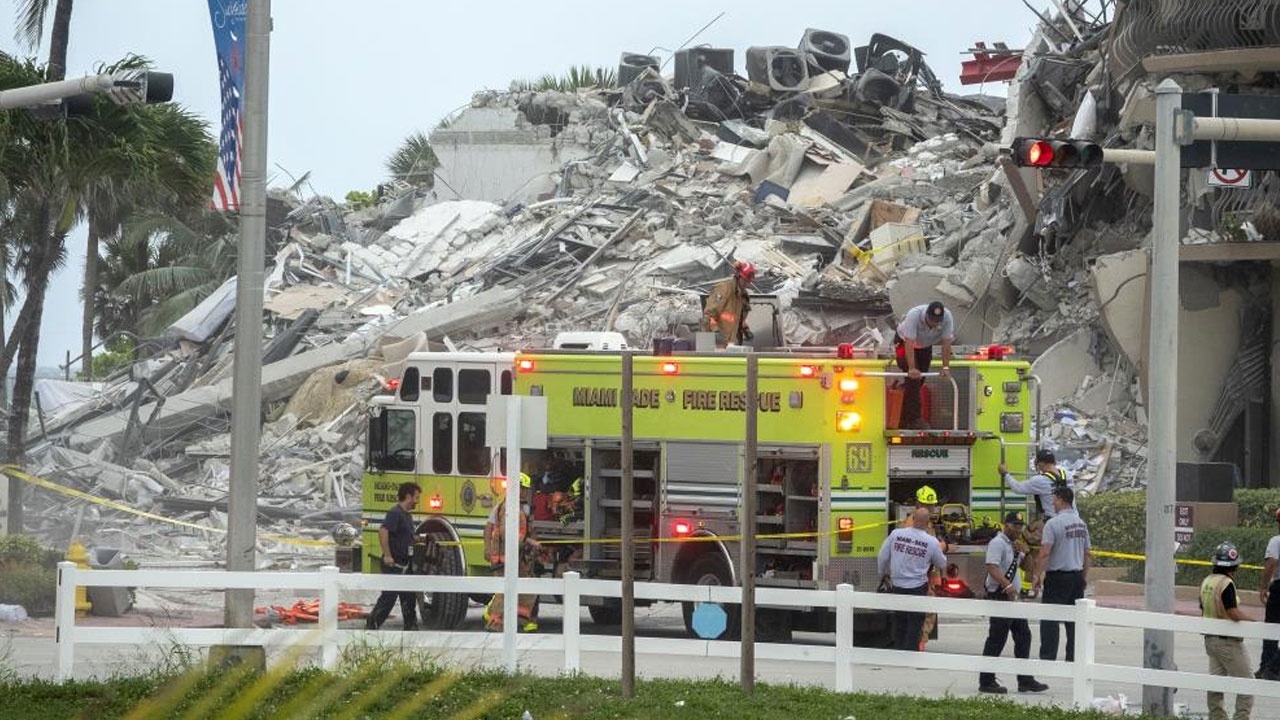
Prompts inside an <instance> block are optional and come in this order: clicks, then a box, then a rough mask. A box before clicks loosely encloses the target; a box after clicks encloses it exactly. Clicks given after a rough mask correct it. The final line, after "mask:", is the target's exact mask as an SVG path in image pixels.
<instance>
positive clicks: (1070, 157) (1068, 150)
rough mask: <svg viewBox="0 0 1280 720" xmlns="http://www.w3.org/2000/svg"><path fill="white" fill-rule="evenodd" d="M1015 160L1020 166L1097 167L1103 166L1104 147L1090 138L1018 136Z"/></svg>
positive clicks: (1015, 144) (1014, 154)
mask: <svg viewBox="0 0 1280 720" xmlns="http://www.w3.org/2000/svg"><path fill="white" fill-rule="evenodd" d="M1010 149H1011V150H1012V151H1013V162H1014V164H1015V165H1018V166H1019V167H1036V168H1096V167H1101V166H1102V147H1101V146H1100V145H1098V144H1097V143H1092V142H1089V141H1088V140H1070V139H1068V140H1053V139H1050V138H1018V139H1017V140H1014V141H1013V147H1012V148H1010Z"/></svg>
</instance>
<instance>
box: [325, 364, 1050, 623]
mask: <svg viewBox="0 0 1280 720" xmlns="http://www.w3.org/2000/svg"><path fill="white" fill-rule="evenodd" d="M1001 356H1002V353H1001V352H1000V351H996V352H992V353H991V354H990V357H989V356H988V353H987V350H986V349H985V348H984V349H983V350H982V351H981V352H976V353H971V354H970V355H968V356H967V358H966V356H964V355H958V359H957V360H956V361H955V362H953V364H952V377H951V378H942V377H931V378H930V379H929V381H928V385H927V389H928V392H927V393H926V395H927V398H928V401H927V409H928V411H929V412H928V418H927V419H928V421H929V423H930V425H931V427H932V428H934V429H931V430H898V429H896V424H897V420H896V414H897V412H898V410H899V409H900V405H901V403H900V401H899V400H898V398H899V397H900V392H901V390H900V389H898V388H896V387H895V386H896V385H897V384H898V383H899V382H900V377H899V373H898V370H897V368H896V366H895V365H893V361H892V359H891V358H884V357H871V356H866V355H858V354H857V353H854V352H853V351H852V349H851V348H849V347H847V346H844V347H842V348H841V349H839V350H835V349H833V350H825V351H824V350H821V349H808V348H806V349H803V351H796V352H785V353H782V352H779V353H758V357H759V396H758V407H759V422H758V463H757V475H756V491H755V492H756V493H757V496H756V507H757V508H758V515H757V517H756V525H757V536H758V541H757V550H756V557H755V558H754V561H753V562H752V563H749V564H748V567H750V568H751V569H752V571H753V572H754V573H755V574H756V584H757V585H758V586H761V587H770V586H775V587H793V588H814V589H834V588H835V586H836V585H838V584H840V583H850V584H852V585H854V587H855V588H856V589H858V590H866V591H874V590H876V589H877V585H878V583H879V577H877V574H876V553H877V551H878V550H879V547H880V544H881V542H882V541H883V539H884V537H885V536H886V534H887V533H888V532H889V531H890V530H891V529H892V528H893V526H894V523H896V522H897V521H898V520H899V519H900V518H902V517H904V516H905V515H906V514H907V513H909V512H910V510H911V508H912V507H913V506H914V504H915V497H916V491H917V490H918V489H919V488H920V487H921V486H922V485H926V484H927V485H929V486H931V487H932V488H934V489H935V490H936V492H937V494H938V496H939V505H938V508H939V510H938V511H937V512H936V515H937V517H936V521H937V528H938V531H939V532H940V533H945V534H948V535H950V536H951V539H952V541H953V542H955V543H957V544H958V545H959V549H958V550H953V551H952V553H951V554H950V555H949V560H950V561H951V563H952V564H954V565H955V566H956V567H955V568H954V570H955V577H956V578H957V579H968V578H973V579H976V578H980V577H981V572H982V568H983V565H982V564H983V558H984V552H985V548H984V547H982V546H980V545H977V544H976V543H975V542H974V539H975V537H974V536H981V535H982V533H981V532H979V529H980V526H981V525H982V524H983V522H982V521H983V519H984V518H991V519H993V520H996V519H998V517H999V516H1000V514H1001V513H1002V512H1003V511H1004V509H1005V507H1006V506H1007V507H1009V508H1014V509H1017V508H1023V507H1025V505H1024V502H1025V500H1024V499H1023V498H1022V497H1020V496H1014V497H1011V498H1009V499H1008V500H1006V499H1005V498H1004V496H1003V494H1002V490H1001V487H1002V482H1001V479H1000V477H999V476H998V474H997V473H996V466H997V464H998V463H999V462H1001V461H1002V459H1003V460H1004V461H1005V462H1007V463H1008V464H1009V465H1010V466H1011V467H1015V468H1017V467H1026V458H1027V451H1028V448H1029V446H1030V436H1031V432H1030V424H1031V423H1030V417H1031V412H1032V398H1033V395H1035V393H1036V388H1035V387H1034V385H1035V384H1034V382H1031V381H1032V380H1033V378H1032V376H1030V374H1029V366H1028V364H1027V363H1026V362H1022V361H1017V360H1006V359H992V358H1000V357H1001ZM621 363H622V359H621V355H620V354H619V353H616V352H613V353H610V352H593V351H556V350H548V351H535V352H530V353H520V354H503V353H417V354H414V355H411V356H410V358H409V361H408V364H407V367H406V369H405V371H404V374H403V376H402V377H401V378H400V381H399V385H398V387H396V388H395V390H394V395H383V396H379V397H378V398H376V399H375V400H374V405H373V409H372V412H371V413H370V424H369V428H370V435H369V458H368V461H369V467H368V471H367V473H366V476H365V484H364V512H365V514H366V519H367V520H368V522H367V523H366V530H365V537H364V546H365V548H366V549H365V550H364V551H363V554H364V555H366V556H368V557H363V558H361V560H362V561H363V562H359V563H358V564H360V565H362V566H363V567H365V568H376V563H373V562H370V561H371V559H372V555H371V553H374V552H375V551H376V540H375V539H374V538H373V537H372V535H371V532H372V530H373V529H374V528H376V524H375V523H374V522H373V520H374V519H375V518H380V517H381V515H382V513H383V512H385V509H386V508H387V507H389V506H390V505H391V504H392V503H393V502H394V500H395V488H396V487H397V486H398V485H399V483H401V482H404V481H406V480H412V481H413V482H417V483H418V484H419V485H421V486H422V489H423V493H422V502H421V506H420V507H418V508H416V510H415V517H416V518H417V519H418V520H419V522H420V542H419V545H418V553H417V557H418V559H419V562H418V565H419V567H418V568H417V571H420V572H426V573H446V574H457V573H462V572H465V573H467V574H473V575H487V574H489V567H488V565H487V563H486V561H485V559H484V557H483V553H482V551H481V546H482V535H483V527H484V522H485V518H486V517H487V516H488V514H489V512H490V510H491V508H492V507H493V504H494V503H495V502H500V501H501V483H502V481H501V479H500V477H501V476H502V475H504V474H505V471H506V469H505V468H504V467H503V465H504V462H503V458H504V453H503V452H502V451H501V450H500V449H498V448H489V447H488V446H487V444H486V439H485V438H486V432H485V430H486V429H485V421H486V416H485V403H486V402H487V399H488V396H489V395H490V394H511V393H515V394H520V395H533V396H543V397H546V398H547V405H548V418H547V425H548V449H547V450H545V451H525V452H524V453H523V454H522V458H523V465H524V467H522V468H521V470H523V471H524V472H526V473H528V474H529V475H530V476H531V478H532V485H533V501H532V503H531V511H532V517H533V527H534V532H535V533H536V534H537V536H538V537H539V538H541V539H542V540H543V541H544V545H546V546H548V547H551V548H553V550H552V551H551V552H550V553H547V554H544V556H543V557H542V558H540V563H539V564H540V565H541V567H542V568H543V571H544V572H547V573H558V572H562V571H563V570H565V569H570V568H572V569H577V570H579V571H581V572H583V574H584V576H586V577H600V578H618V577H621V563H620V558H621V549H620V546H619V545H618V542H617V540H618V538H620V536H621V530H622V526H623V524H624V523H626V522H631V523H632V524H633V526H634V528H635V536H636V538H637V542H638V543H639V544H638V547H637V552H636V573H635V576H636V579H637V580H641V581H646V580H648V581H655V582H670V583H690V584H693V583H701V584H722V585H737V584H740V573H741V572H742V564H741V563H740V562H739V533H740V530H741V518H740V515H739V510H740V508H741V506H742V492H743V477H744V468H745V456H744V452H743V447H744V425H745V409H746V397H745V393H744V390H743V388H744V387H745V372H746V361H745V358H744V356H743V355H741V354H726V353H724V352H718V353H688V354H676V355H666V356H654V355H637V356H635V358H634V363H635V365H634V388H635V389H634V394H633V397H632V402H633V404H634V448H635V449H634V461H635V464H634V466H635V497H634V502H633V510H632V514H633V515H632V517H631V518H625V517H623V514H622V497H621V492H620V488H621V466H622V463H621V452H620V448H621V416H620V412H619V403H620V401H621V398H620V375H621ZM953 381H954V382H953ZM992 526H993V527H996V526H998V522H993V523H992ZM354 555H355V557H359V555H360V553H355V554H354ZM353 559H354V558H353ZM354 564H357V563H355V562H352V563H348V567H350V566H351V565H354ZM973 579H970V580H969V582H968V584H969V585H970V586H973V585H974V583H975V580H973ZM948 584H950V583H948ZM431 600H434V601H435V602H434V603H433V602H431ZM585 602H588V603H590V604H591V614H592V617H593V618H594V619H595V620H596V621H597V622H601V623H606V624H611V623H614V622H617V620H618V618H619V616H620V608H619V607H617V605H616V602H617V601H616V600H612V601H610V600H609V599H605V598H588V599H585ZM610 602H612V603H614V604H612V605H611V604H610ZM424 604H425V607H424V613H423V617H424V623H425V624H426V625H428V626H436V627H444V626H453V625H456V624H457V623H458V622H460V621H461V619H462V614H463V613H464V612H465V603H456V602H455V603H450V602H446V601H445V599H442V598H433V599H425V600H424ZM433 604H434V605H435V606H438V607H437V608H436V610H435V611H434V614H433V609H432V607H431V606H432V605H433ZM459 607H461V608H462V610H459V609H458V608H459ZM725 610H726V611H727V612H728V613H729V623H728V624H729V627H730V628H731V630H730V631H727V632H729V633H731V632H732V628H734V627H735V626H736V624H737V619H736V607H726V608H725ZM692 612H693V608H692V607H687V608H685V617H686V624H687V625H689V626H690V629H691V631H692V622H691V620H690V618H691V615H692ZM758 616H759V617H760V621H759V625H760V627H759V629H758V630H757V632H758V634H759V635H760V637H761V639H762V640H770V639H774V640H776V639H784V638H786V637H788V636H789V634H790V631H791V630H792V629H810V630H830V629H833V628H834V620H833V618H832V617H831V616H830V614H829V613H825V612H818V611H810V610H809V609H803V608H801V609H778V608H762V609H761V611H760V612H759V613H758ZM882 624H883V617H881V616H875V615H871V614H868V615H866V616H860V617H859V623H858V625H859V629H860V630H864V631H865V632H872V631H874V630H876V629H877V628H879V629H883V628H882V627H881V626H882Z"/></svg>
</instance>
